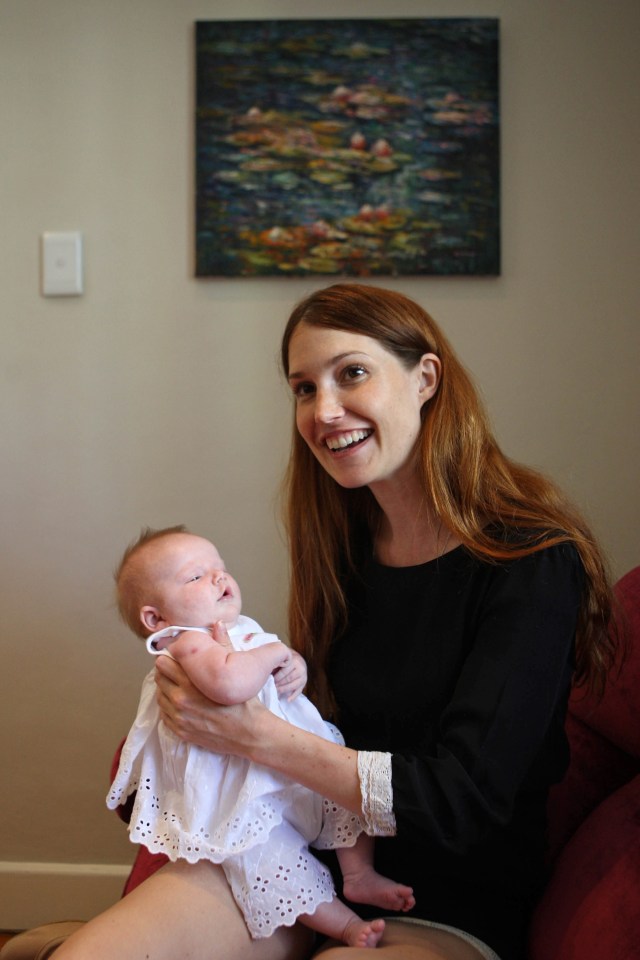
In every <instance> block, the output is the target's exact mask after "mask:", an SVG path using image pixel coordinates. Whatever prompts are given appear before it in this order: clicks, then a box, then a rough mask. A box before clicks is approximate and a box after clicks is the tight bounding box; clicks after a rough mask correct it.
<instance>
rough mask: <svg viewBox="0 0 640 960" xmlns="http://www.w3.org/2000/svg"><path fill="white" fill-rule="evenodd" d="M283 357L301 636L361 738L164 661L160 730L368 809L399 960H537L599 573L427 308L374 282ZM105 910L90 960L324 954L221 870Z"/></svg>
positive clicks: (332, 709) (387, 935) (595, 679)
mask: <svg viewBox="0 0 640 960" xmlns="http://www.w3.org/2000/svg"><path fill="white" fill-rule="evenodd" d="M282 360H283V365H284V369H285V373H286V375H287V378H288V381H289V384H290V385H291V389H292V391H293V394H294V397H295V429H294V439H293V450H292V455H291V462H290V467H289V474H288V485H287V489H288V507H287V510H288V513H287V524H288V533H289V542H290V551H291V570H292V579H291V597H290V614H289V618H290V639H291V641H292V643H293V645H294V646H295V647H296V648H297V649H298V650H300V652H301V653H302V654H303V655H304V656H305V657H306V659H307V661H308V664H309V673H310V678H311V684H310V694H311V696H312V698H313V699H315V702H316V704H317V705H318V706H319V708H320V710H321V712H323V713H324V715H325V716H326V717H327V718H330V719H333V720H334V721H336V722H337V723H338V725H339V726H340V728H341V730H342V732H343V734H344V735H345V739H346V743H347V744H348V745H349V746H348V747H340V746H338V745H336V744H333V743H328V742H327V741H323V740H320V739H319V738H316V737H314V736H313V735H312V734H307V733H305V732H304V731H300V730H297V729H292V728H291V727H288V726H287V725H286V724H284V723H282V721H280V720H279V719H278V718H276V717H273V716H272V715H270V714H268V713H267V712H266V711H264V710H263V709H262V708H261V707H260V705H259V704H257V703H256V702H255V701H252V702H250V703H248V704H245V705H242V706H239V707H230V708H227V707H216V706H213V705H212V704H210V703H209V702H207V701H206V700H205V699H204V698H203V697H202V696H200V695H199V694H198V693H197V691H195V690H194V689H193V688H192V687H191V686H190V684H189V683H188V681H187V680H186V678H185V676H184V675H183V674H182V672H181V671H180V668H179V667H178V665H176V664H175V663H172V662H171V661H169V659H168V658H160V659H161V662H160V663H159V664H158V670H159V672H160V674H161V675H160V676H159V679H158V684H159V688H160V693H159V700H160V705H161V708H162V710H163V713H164V717H165V720H166V722H167V723H168V724H169V726H170V727H171V728H172V729H173V730H174V731H175V732H176V733H178V734H179V735H180V736H182V737H183V738H184V739H186V740H189V741H191V742H195V743H199V744H200V745H201V746H204V747H208V748H209V749H212V750H215V751H219V752H225V753H226V752H229V753H235V754H238V755H240V756H244V757H248V758H250V759H252V760H254V761H256V762H258V763H264V764H266V765H268V766H270V767H271V768H273V769H275V770H278V771H280V772H281V773H284V774H286V775H288V776H290V777H291V778H292V779H294V780H297V781H298V782H300V783H303V784H304V785H306V786H307V787H310V788H311V789H314V790H317V791H318V792H325V793H326V792H327V789H328V788H327V784H330V785H331V794H332V799H333V800H335V802H336V803H339V804H341V805H342V806H344V807H346V808H347V809H350V810H353V811H355V812H357V813H359V814H361V815H362V816H363V817H364V819H365V821H366V822H367V824H368V828H369V830H370V832H371V833H372V834H374V835H376V836H377V837H378V838H380V839H378V840H376V852H377V865H378V868H379V869H381V870H382V871H383V872H390V873H391V874H392V875H394V876H395V877H397V879H398V880H399V881H401V882H403V883H406V884H408V885H410V886H412V887H413V888H414V893H415V897H416V907H415V909H414V910H413V911H412V912H411V915H410V917H409V918H408V921H407V919H403V918H393V919H388V920H387V923H386V928H385V931H384V936H383V938H382V941H381V944H380V945H379V946H378V948H377V949H378V951H379V953H380V954H381V955H382V956H384V957H386V958H388V960H409V958H410V957H411V958H416V960H430V958H436V957H437V958H445V960H479V958H482V957H485V958H487V957H488V958H495V957H496V956H497V957H499V958H500V960H518V958H521V957H522V956H523V950H524V946H523V945H524V938H525V934H526V925H527V920H528V916H529V913H530V911H531V907H532V904H533V902H534V900H535V897H536V894H537V892H538V890H539V886H540V883H541V881H542V877H543V853H544V832H545V804H546V797H547V791H548V788H549V786H550V784H551V783H553V782H555V781H557V780H559V779H560V778H561V777H562V775H563V772H564V770H565V769H566V765H567V760H568V757H567V744H566V740H565V736H564V732H563V723H564V717H565V710H566V703H567V697H568V692H569V686H570V683H571V681H572V679H574V680H577V681H578V682H583V683H587V684H589V685H590V686H593V687H600V686H602V684H603V682H604V677H605V675H606V671H607V669H608V668H609V665H610V663H611V661H612V657H613V653H614V651H613V641H612V639H611V637H612V636H613V633H609V632H608V629H607V628H608V624H609V620H610V615H611V594H610V587H609V583H608V579H607V575H606V571H605V566H604V562H603V559H602V557H601V554H600V552H599V550H598V548H597V546H596V545H595V543H594V541H593V538H592V536H591V534H590V532H589V530H588V529H587V527H586V525H585V523H584V521H583V520H582V519H581V517H580V516H579V514H578V513H577V512H576V511H575V510H574V509H573V508H572V507H570V506H569V505H568V504H567V503H566V502H565V500H564V499H563V498H562V497H561V496H560V494H559V493H558V492H557V491H556V490H555V488H554V487H553V486H552V485H551V484H550V483H549V482H548V481H547V480H545V479H544V478H543V477H541V476H539V475H538V474H536V473H534V472H533V471H530V470H528V469H526V468H524V467H521V466H519V465H517V464H515V463H513V462H512V461H510V460H508V459H507V458H506V457H505V456H504V455H503V454H502V452H501V451H500V449H499V448H498V446H497V444H496V442H495V440H494V438H493V436H492V434H491V432H490V429H489V427H488V424H487V421H486V417H485V414H484V412H483V410H482V408H481V405H480V403H479V400H478V397H477V394H476V392H475V390H474V388H473V386H472V384H471V382H470V380H469V378H468V376H467V374H466V373H465V371H464V369H463V368H462V366H461V365H460V363H459V361H458V360H457V358H456V357H455V354H454V353H453V351H452V350H451V347H450V346H449V344H448V343H447V341H446V340H445V338H444V337H443V336H442V334H441V332H440V331H439V330H438V328H437V327H436V325H435V324H434V322H433V320H432V319H431V318H430V317H429V315H428V314H426V313H425V311H424V310H422V309H421V308H420V307H419V306H418V305H417V304H415V303H414V302H413V301H411V300H409V299H407V298H406V297H403V296H402V295H400V294H398V293H395V292H392V291H388V290H383V289H381V288H376V287H367V286H364V285H358V284H338V285H335V286H333V287H329V288H328V289H325V290H321V291H319V292H317V293H314V294H312V295H311V296H310V297H308V298H307V299H306V300H305V301H303V302H302V303H301V304H300V305H299V306H298V307H297V308H296V309H295V310H294V312H293V314H292V316H291V318H290V320H289V323H288V325H287V328H286V330H285V334H284V339H283V344H282ZM150 890H151V891H152V894H151V893H150V892H149V891H150ZM150 903H154V904H155V909H156V912H158V913H160V914H161V915H162V921H161V922H162V927H161V933H160V934H158V933H156V934H153V933H150V932H149V926H150V924H149V920H150V917H151V908H150V906H149V904H150ZM104 917H107V919H106V920H105V919H104ZM104 917H103V918H101V921H100V922H99V924H98V930H97V933H94V934H93V937H92V940H90V941H89V942H87V941H85V948H84V952H83V951H82V950H81V951H80V952H78V953H76V954H73V956H88V955H89V953H91V955H92V957H103V956H104V957H106V956H116V953H115V952H109V951H108V950H107V951H105V950H104V944H105V940H106V937H107V936H108V935H109V933H110V932H111V933H113V932H114V931H115V932H116V933H117V934H118V935H119V936H120V935H121V933H122V930H123V929H124V928H126V929H127V931H128V933H129V938H130V939H129V941H128V943H131V942H132V940H131V938H133V942H134V943H135V944H136V948H137V949H138V953H136V952H133V951H132V952H129V949H125V951H124V953H123V952H122V950H121V949H119V950H118V952H117V956H118V957H123V956H132V957H133V956H137V955H139V947H140V944H141V943H142V944H143V945H144V946H145V948H146V950H147V952H148V953H149V954H150V955H151V956H153V957H167V958H170V957H172V956H174V955H175V945H176V943H180V944H181V946H182V948H183V951H182V952H183V955H187V953H186V952H185V951H190V952H189V955H190V956H194V957H202V958H205V957H206V958H209V960H216V958H218V957H220V958H222V957H224V960H231V958H233V957H243V958H253V957H256V958H261V957H269V958H273V960H280V958H285V957H286V958H289V957H290V958H296V960H298V958H299V960H302V958H304V957H307V956H308V955H309V952H310V947H309V943H308V941H306V940H305V939H304V932H303V931H301V930H299V929H298V928H297V927H292V928H290V929H289V930H286V931H284V932H283V934H282V936H281V937H280V938H279V939H278V940H275V939H273V940H272V941H265V942H262V943H259V944H256V943H251V944H249V943H248V942H247V940H246V938H245V939H244V940H243V939H242V931H241V922H239V921H238V920H237V918H236V917H234V916H233V911H232V903H231V900H230V895H229V893H228V890H226V889H225V887H224V881H223V878H221V877H220V875H219V874H218V873H216V872H215V871H214V868H211V869H210V870H209V871H208V872H204V871H202V870H194V868H192V867H182V868H181V867H180V865H177V866H174V867H173V868H165V869H164V870H161V871H160V872H159V873H158V874H156V875H155V876H154V877H152V878H151V879H150V880H148V881H146V882H145V883H144V884H143V885H142V886H141V887H139V888H137V889H136V890H134V891H133V893H131V894H130V895H129V896H128V897H126V898H125V899H124V900H123V901H121V902H120V904H118V905H117V906H116V907H115V908H113V909H112V911H110V912H109V913H108V914H106V915H104ZM89 926H90V927H91V926H92V925H89ZM94 930H95V927H94ZM91 936H92V935H91V934H89V937H91ZM181 937H182V938H186V939H184V940H181V939H180V938H181ZM96 947H97V948H98V949H96ZM172 950H173V952H172ZM319 953H321V955H322V960H341V958H344V957H347V956H348V957H350V958H351V960H356V958H358V957H361V956H362V957H364V956H365V955H366V956H369V953H368V952H367V953H366V954H365V952H364V949H360V948H348V947H344V946H337V945H333V944H324V945H323V946H322V947H321V948H320V951H319ZM71 955H72V954H70V956H71ZM61 960H63V958H62V957H61Z"/></svg>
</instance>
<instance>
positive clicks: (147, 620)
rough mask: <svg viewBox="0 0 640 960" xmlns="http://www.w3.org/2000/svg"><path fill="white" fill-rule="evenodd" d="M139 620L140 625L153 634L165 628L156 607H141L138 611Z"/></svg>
mask: <svg viewBox="0 0 640 960" xmlns="http://www.w3.org/2000/svg"><path fill="white" fill-rule="evenodd" d="M140 620H141V622H142V625H143V626H144V627H146V628H147V630H150V631H151V633H155V632H156V630H162V628H163V627H165V626H166V624H165V622H164V620H163V619H162V615H161V613H160V611H159V610H158V608H157V607H142V609H141V610H140Z"/></svg>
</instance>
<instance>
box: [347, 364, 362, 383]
mask: <svg viewBox="0 0 640 960" xmlns="http://www.w3.org/2000/svg"><path fill="white" fill-rule="evenodd" d="M366 372H367V371H366V370H365V368H364V367H362V366H360V364H359V363H353V364H351V365H350V366H348V367H347V368H346V369H345V371H344V377H345V378H346V379H347V380H359V379H360V377H363V376H364V375H365V373H366Z"/></svg>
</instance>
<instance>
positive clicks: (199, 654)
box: [160, 627, 292, 704]
mask: <svg viewBox="0 0 640 960" xmlns="http://www.w3.org/2000/svg"><path fill="white" fill-rule="evenodd" d="M221 629H223V628H220V627H218V628H217V630H215V629H214V635H213V637H212V636H208V635H207V634H204V633H202V632H199V631H191V630H185V631H183V632H182V633H181V634H180V635H179V637H178V638H177V639H176V640H174V641H173V642H172V643H171V645H170V648H171V655H172V656H173V657H174V658H175V660H176V661H177V662H178V663H179V664H180V665H181V666H182V668H183V669H184V671H185V673H186V674H187V676H188V677H189V678H190V680H191V681H192V683H193V684H194V686H195V687H197V689H198V690H199V691H200V692H201V693H203V694H204V695H205V696H206V697H208V698H209V699H210V700H213V701H215V702H216V703H221V704H233V703H242V702H243V701H245V700H250V699H251V697H255V696H256V694H257V693H258V692H259V691H260V690H261V689H262V687H263V686H264V684H265V683H266V682H267V680H268V678H269V676H270V675H271V674H272V673H273V671H274V670H277V669H278V668H281V667H283V666H285V665H286V664H288V663H289V662H290V661H291V658H292V653H291V650H290V649H289V648H288V647H286V646H285V644H284V643H280V642H279V641H277V642H274V643H267V644H264V646H261V647H254V648H253V649H251V650H242V651H236V650H234V649H233V647H232V646H231V645H230V643H229V640H228V636H227V635H226V630H224V633H223V634H222V635H220V630H221ZM216 632H217V633H218V634H219V635H220V639H217V637H216ZM160 659H163V660H167V659H168V658H167V657H161V658H160Z"/></svg>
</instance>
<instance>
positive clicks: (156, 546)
mask: <svg viewBox="0 0 640 960" xmlns="http://www.w3.org/2000/svg"><path fill="white" fill-rule="evenodd" d="M115 580H116V595H117V600H118V609H119V611H120V615H121V617H122V619H123V620H124V622H125V623H126V624H127V626H129V627H130V628H131V629H132V630H133V632H134V633H135V634H137V635H138V636H139V637H142V638H143V639H144V638H145V637H148V636H149V635H150V634H152V633H155V632H156V630H162V629H164V627H169V626H183V627H210V626H212V625H213V624H214V623H218V622H219V621H222V622H223V623H225V624H226V625H227V626H228V627H231V626H233V625H234V624H235V623H236V622H237V620H238V617H239V616H240V609H241V606H242V598H241V595H240V587H239V586H238V584H237V583H236V581H235V580H234V579H233V577H232V576H230V574H228V573H227V571H226V569H225V565H224V561H223V559H222V557H221V556H220V554H219V553H218V551H217V549H216V548H215V547H214V545H213V544H212V543H211V542H210V541H209V540H205V539H204V538H203V537H197V536H195V535H194V534H192V533H189V531H188V530H187V529H186V528H185V527H183V526H178V527H166V528H165V529H163V530H151V529H150V528H149V527H147V528H146V529H144V530H143V531H142V533H141V534H140V536H139V537H138V539H137V540H135V541H134V542H133V543H131V544H130V545H129V546H128V547H127V549H126V550H125V552H124V555H123V557H122V560H121V561H120V563H119V565H118V567H117V569H116V572H115Z"/></svg>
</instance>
